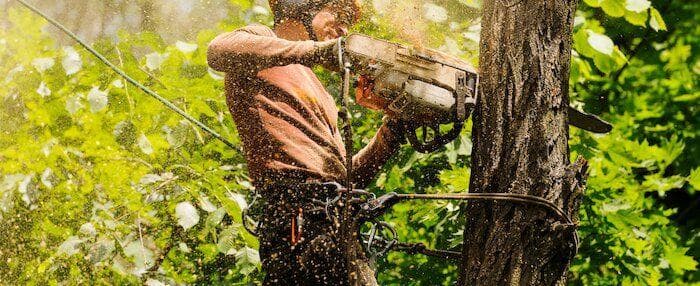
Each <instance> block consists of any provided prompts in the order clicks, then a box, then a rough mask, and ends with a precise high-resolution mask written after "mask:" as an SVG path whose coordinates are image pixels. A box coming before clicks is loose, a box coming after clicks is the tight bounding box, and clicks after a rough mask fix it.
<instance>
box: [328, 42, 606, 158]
mask: <svg viewBox="0 0 700 286" xmlns="http://www.w3.org/2000/svg"><path fill="white" fill-rule="evenodd" d="M343 49H344V51H343V57H344V58H343V59H342V60H343V61H345V62H346V63H349V65H350V66H351V69H352V71H353V73H355V74H360V75H363V76H368V77H369V78H370V79H371V80H373V82H374V88H373V90H372V91H373V94H374V96H376V97H377V98H372V99H370V100H371V101H381V102H384V103H387V104H372V103H371V102H359V103H360V105H363V106H366V107H370V108H373V109H376V107H377V106H386V107H384V108H383V109H384V110H383V111H384V112H385V113H386V114H388V115H389V116H395V117H398V118H399V119H401V121H402V122H404V123H405V125H406V126H405V127H406V130H405V132H406V138H407V139H408V141H409V142H410V143H411V145H412V146H413V148H414V149H415V150H416V151H419V152H422V153H429V152H433V151H436V150H437V149H439V148H440V147H442V146H444V145H445V144H447V143H449V142H451V141H453V140H455V139H456V138H457V137H458V136H459V134H460V132H461V130H462V127H463V126H464V122H465V121H466V120H467V118H468V117H469V115H470V114H471V111H472V109H473V107H474V105H475V104H476V99H477V96H478V87H479V74H478V72H477V70H476V69H475V68H474V67H472V66H471V65H470V64H468V63H466V62H464V61H463V60H461V59H459V58H456V57H453V56H450V55H447V54H444V53H441V52H438V51H435V50H431V49H424V48H414V47H409V46H404V45H401V44H397V43H391V42H388V41H384V40H380V39H375V38H372V37H369V36H365V35H360V34H352V35H349V36H348V37H347V38H346V39H345V44H344V47H343ZM568 114H569V123H570V124H571V125H574V126H576V127H579V128H581V129H585V130H588V131H591V132H596V133H607V132H609V131H610V130H611V129H612V126H611V125H610V124H609V123H607V122H605V121H603V120H601V119H600V118H598V117H596V116H595V115H592V114H588V113H584V112H582V111H579V110H577V109H575V108H573V107H569V110H568ZM449 125H451V126H449Z"/></svg>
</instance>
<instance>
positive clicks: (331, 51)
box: [208, 0, 403, 285]
mask: <svg viewBox="0 0 700 286" xmlns="http://www.w3.org/2000/svg"><path fill="white" fill-rule="evenodd" d="M270 6H271V8H272V10H273V12H274V15H275V27H274V31H273V30H271V29H269V28H267V27H265V26H261V25H250V26H247V27H244V28H241V29H238V30H236V31H233V32H230V33H225V34H222V35H220V36H218V37H217V38H215V39H214V40H213V41H212V42H211V44H210V45H209V50H208V62H209V65H210V66H211V67H212V68H213V69H215V70H218V71H222V72H225V73H226V79H225V88H226V98H227V103H228V105H229V109H230V111H231V114H232V116H233V119H234V121H235V122H236V125H237V128H238V132H239V135H240V137H241V140H242V142H243V146H244V150H245V153H246V160H247V163H248V170H249V173H250V176H251V179H252V180H253V183H254V185H255V187H256V188H258V190H260V193H261V195H262V196H263V199H264V201H265V202H266V210H265V211H264V213H263V214H262V219H261V221H262V223H261V225H260V227H259V228H260V229H259V232H260V235H261V236H260V241H261V245H260V255H261V258H262V264H263V269H264V270H265V271H266V273H267V276H266V278H265V282H264V284H266V285H270V284H275V285H279V284H281V285H288V284H289V285H298V284H302V285H323V284H334V285H335V284H340V285H342V284H347V283H348V281H347V279H348V278H347V277H348V273H346V272H343V271H340V272H338V271H337V270H339V269H341V270H343V269H347V267H346V266H347V265H346V264H347V263H348V261H347V260H346V259H345V258H343V253H341V250H340V249H339V248H340V247H339V244H341V243H347V242H346V241H340V242H339V241H338V239H339V238H338V237H337V235H336V234H337V233H336V227H337V226H334V225H333V224H332V223H331V222H330V220H329V218H327V217H326V216H325V213H324V212H322V211H321V212H318V211H316V212H314V211H313V210H311V209H312V206H311V203H310V202H311V199H312V198H315V199H318V200H321V201H324V200H325V199H327V198H331V197H334V196H335V195H336V194H337V190H336V189H334V188H332V187H328V186H330V185H323V184H320V183H323V182H344V181H345V178H346V169H345V164H344V162H345V154H346V151H345V146H344V145H343V141H342V139H341V138H342V136H341V132H340V131H339V130H338V127H337V122H338V109H337V107H336V105H335V101H334V99H333V98H332V97H331V95H330V94H329V93H328V92H327V91H326V90H325V89H324V88H323V86H322V85H321V83H320V81H319V80H318V78H317V77H316V75H315V74H314V73H313V71H312V70H311V69H310V68H309V67H311V66H314V65H323V66H325V67H329V68H331V69H336V70H337V69H339V67H338V58H337V54H338V50H337V49H338V47H337V46H336V45H337V42H338V41H337V38H338V37H341V36H343V35H345V34H346V32H347V28H348V27H349V26H350V25H352V24H353V23H355V22H356V21H357V19H358V17H359V12H360V11H359V9H360V7H359V5H358V4H357V3H356V2H355V1H354V0H316V1H314V0H307V1H304V0H278V1H274V0H271V1H270ZM310 39H314V40H310ZM367 83H368V81H364V80H363V81H362V82H361V83H360V86H358V94H357V96H358V97H361V98H366V97H368V96H369V95H368V94H367V92H368V90H371V86H369V85H368V84H367ZM399 126H400V124H398V123H397V122H393V121H392V120H385V122H384V124H383V125H382V126H381V127H380V129H379V130H378V131H377V134H376V135H375V136H374V138H373V139H372V140H371V142H370V143H369V144H368V145H367V146H366V147H365V148H364V149H362V150H361V151H360V152H358V154H357V155H355V156H354V157H353V166H354V167H353V172H352V174H353V177H352V182H353V184H354V187H355V188H363V187H365V186H366V185H367V184H368V183H369V182H370V181H371V180H372V179H373V178H374V177H375V175H376V173H377V172H378V171H379V169H380V168H381V166H382V165H383V164H384V163H385V162H386V161H387V160H388V159H389V158H390V157H391V156H392V155H393V154H394V153H395V152H396V151H397V150H398V149H399V147H400V144H401V143H402V142H403V137H402V132H400V130H401V129H400V128H399ZM346 187H348V186H346ZM341 240H342V238H341ZM355 243H356V242H355Z"/></svg>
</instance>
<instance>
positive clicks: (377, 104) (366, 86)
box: [355, 75, 389, 112]
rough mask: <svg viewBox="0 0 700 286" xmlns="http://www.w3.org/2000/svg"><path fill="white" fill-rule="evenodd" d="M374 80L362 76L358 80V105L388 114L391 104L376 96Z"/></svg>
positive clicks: (356, 94)
mask: <svg viewBox="0 0 700 286" xmlns="http://www.w3.org/2000/svg"><path fill="white" fill-rule="evenodd" d="M373 89H374V80H372V79H371V78H370V77H369V76H366V75H361V76H360V77H359V78H358V79H357V88H356V89H355V100H356V101H357V104H359V105H361V106H363V107H365V108H369V109H372V110H382V111H385V112H388V111H389V110H388V109H387V106H388V105H389V102H388V101H387V100H386V99H384V98H382V97H380V96H377V95H375V94H374V92H373V91H372V90H373Z"/></svg>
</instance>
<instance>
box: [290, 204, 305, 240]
mask: <svg viewBox="0 0 700 286" xmlns="http://www.w3.org/2000/svg"><path fill="white" fill-rule="evenodd" d="M303 220H304V214H303V210H302V208H299V210H298V212H297V215H295V216H293V217H292V233H291V235H292V237H291V238H292V240H291V241H292V246H294V245H297V243H299V241H301V235H302V224H303Z"/></svg>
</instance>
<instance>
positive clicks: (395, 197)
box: [361, 193, 579, 261]
mask: <svg viewBox="0 0 700 286" xmlns="http://www.w3.org/2000/svg"><path fill="white" fill-rule="evenodd" d="M404 200H482V201H486V200H490V201H507V202H513V203H523V204H530V205H535V206H539V207H542V208H544V209H546V210H548V211H550V212H551V213H553V214H555V215H556V216H557V218H558V220H559V221H561V222H563V223H560V224H558V225H556V227H553V229H557V228H558V227H562V228H564V229H571V230H572V235H571V239H572V241H573V246H574V247H573V249H574V251H573V255H572V256H575V255H576V254H577V253H578V246H579V237H578V233H577V232H576V230H575V227H576V226H577V225H576V224H575V223H574V222H573V221H572V220H571V218H569V216H568V215H566V213H565V212H564V211H563V210H562V209H561V208H559V207H558V206H557V205H555V204H554V203H552V202H551V201H549V200H546V199H544V198H542V197H538V196H533V195H526V194H513V193H459V194H397V193H388V194H386V195H384V196H381V197H379V198H377V199H375V200H370V201H368V202H367V203H366V204H364V205H363V206H362V207H361V209H362V211H364V212H365V215H366V216H367V217H370V218H372V219H373V224H374V225H372V227H371V228H370V231H368V232H367V233H364V234H363V236H364V237H363V238H364V240H363V243H364V244H363V245H364V246H365V250H366V251H367V252H368V253H370V257H371V258H372V259H374V258H376V257H379V256H383V255H385V254H386V253H387V252H388V251H390V250H396V251H403V252H406V253H409V254H416V253H420V254H424V255H427V256H433V257H439V258H444V259H448V260H455V261H458V260H459V259H460V257H461V253H460V252H457V251H451V250H440V249H429V248H428V247H427V246H426V245H424V244H422V243H403V242H399V241H398V240H397V238H396V231H395V230H394V229H393V227H392V226H391V225H389V224H388V223H387V222H384V221H376V219H375V218H376V217H378V216H379V215H381V214H383V213H384V212H385V211H386V210H387V209H388V208H390V207H391V206H393V205H394V204H397V203H399V202H401V201H404ZM378 227H380V228H382V229H387V230H389V231H390V232H391V234H392V235H391V237H390V238H386V239H385V238H377V237H376V236H377V234H378V232H377V231H376V229H377V228H378ZM374 248H379V250H374Z"/></svg>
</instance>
